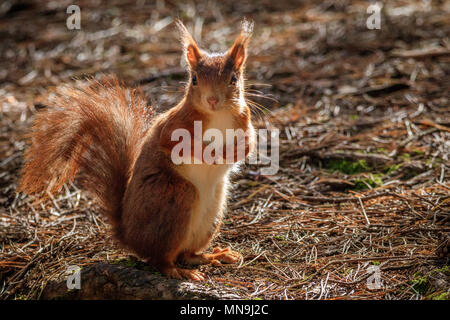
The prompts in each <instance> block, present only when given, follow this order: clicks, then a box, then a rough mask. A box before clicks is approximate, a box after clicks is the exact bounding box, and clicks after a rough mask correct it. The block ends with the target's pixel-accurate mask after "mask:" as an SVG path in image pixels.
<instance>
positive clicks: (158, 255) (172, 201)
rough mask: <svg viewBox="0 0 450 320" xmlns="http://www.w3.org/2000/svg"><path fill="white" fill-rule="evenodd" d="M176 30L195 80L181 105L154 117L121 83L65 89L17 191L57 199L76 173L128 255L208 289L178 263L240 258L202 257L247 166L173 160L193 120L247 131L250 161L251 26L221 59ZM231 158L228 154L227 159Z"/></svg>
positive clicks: (39, 125) (41, 126)
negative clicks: (236, 171) (179, 132)
mask: <svg viewBox="0 0 450 320" xmlns="http://www.w3.org/2000/svg"><path fill="white" fill-rule="evenodd" d="M176 24H177V27H178V29H179V31H180V34H181V40H182V43H183V45H184V57H185V59H186V62H187V65H188V68H187V69H188V70H187V71H188V73H189V82H188V84H187V85H186V88H185V94H184V97H183V98H182V100H181V101H180V102H179V103H178V104H177V105H176V106H175V107H173V108H171V109H169V110H168V111H166V112H164V113H162V114H159V115H153V112H152V109H151V108H149V107H147V106H146V103H145V99H144V98H143V97H142V96H141V95H140V94H139V93H137V91H136V90H132V89H127V88H125V87H123V86H122V85H120V84H119V82H118V81H117V79H115V78H113V80H106V81H103V82H96V81H92V80H91V81H90V83H89V85H88V86H84V87H74V88H70V87H66V88H65V89H62V90H59V92H58V94H57V95H56V96H55V97H54V99H53V101H52V102H53V107H52V108H48V109H47V110H43V111H41V112H39V113H38V114H37V115H36V118H35V120H34V123H33V127H32V130H31V132H30V134H29V136H28V137H29V139H30V141H31V144H30V147H29V148H28V150H27V151H26V153H25V165H24V168H23V172H22V179H21V182H20V186H19V190H20V191H22V192H26V193H28V194H33V193H39V192H42V191H47V192H50V193H52V192H55V191H58V190H59V189H60V188H61V187H62V185H63V184H64V183H66V182H67V181H71V180H73V179H74V178H75V176H76V175H77V173H78V172H80V182H81V184H82V186H83V188H84V189H86V190H88V191H89V192H91V193H92V194H93V195H94V196H95V198H96V199H97V201H98V202H99V204H100V206H101V208H102V211H103V212H104V214H105V215H106V216H107V218H109V221H110V223H111V225H112V227H113V232H114V236H115V237H116V238H117V239H118V240H119V242H120V243H121V244H122V245H123V246H124V247H125V248H127V249H128V250H130V251H132V252H133V253H135V254H136V255H138V256H139V257H140V258H142V259H143V260H144V261H146V262H147V263H149V264H151V265H153V266H154V267H156V268H157V269H159V270H160V271H161V272H162V273H163V274H165V275H167V276H168V277H171V278H178V279H181V278H185V279H190V280H204V279H205V275H204V274H203V273H202V272H200V271H199V270H197V269H189V268H181V267H179V264H178V263H183V264H188V265H199V264H213V265H220V264H221V263H236V262H239V260H240V259H241V258H242V257H241V255H240V253H238V252H235V251H233V250H231V249H230V248H226V249H222V248H219V247H217V248H215V249H214V250H213V252H212V253H204V250H205V249H207V248H208V246H209V244H210V242H211V240H212V239H213V238H214V236H215V235H216V234H217V232H218V230H219V227H220V224H221V221H222V215H223V212H224V210H225V206H226V199H227V192H228V188H229V175H230V172H231V171H232V169H233V167H235V166H236V164H237V163H238V162H241V161H242V160H243V159H242V158H238V156H237V155H236V154H233V155H232V159H233V162H234V163H231V164H230V163H228V162H227V163H223V164H220V162H217V163H216V162H214V163H212V164H207V163H205V162H202V163H201V164H185V163H182V164H179V165H176V164H174V163H173V161H172V159H171V151H172V148H173V147H174V145H176V144H177V143H178V142H177V141H172V138H171V136H172V132H173V131H174V130H176V129H180V128H181V129H186V130H188V131H189V132H190V133H193V131H194V121H201V122H202V130H203V131H205V130H207V129H209V128H214V129H218V130H220V131H221V132H222V133H223V134H224V135H225V131H226V129H242V130H244V131H245V132H247V136H246V138H245V139H244V141H242V140H241V141H240V142H237V143H244V144H245V157H247V156H248V155H249V153H250V152H252V150H253V148H254V137H253V136H254V129H253V126H252V123H251V113H250V109H249V107H248V106H247V103H246V101H245V97H244V93H245V89H244V68H245V63H246V59H247V46H248V43H249V40H250V36H251V33H252V29H253V23H250V22H248V21H246V20H244V21H243V23H242V30H241V33H240V35H239V36H238V37H237V39H236V41H235V42H234V44H233V45H232V47H231V48H230V49H229V50H228V51H226V52H225V53H207V52H206V51H204V50H201V49H200V48H199V47H198V46H197V44H196V42H195V40H194V39H193V37H192V36H191V35H190V34H189V32H188V30H187V29H186V27H185V26H184V25H183V24H182V22H181V21H177V22H176ZM192 136H193V135H192ZM192 140H194V138H192ZM192 142H193V143H192V145H194V142H195V141H192ZM201 143H202V145H203V146H204V142H203V141H202V142H201ZM235 143H236V142H235ZM234 149H235V150H236V149H237V148H234ZM227 152H231V151H229V149H227V148H225V147H224V150H223V157H224V159H225V157H226V155H227ZM41 194H42V193H41ZM44 195H45V193H44Z"/></svg>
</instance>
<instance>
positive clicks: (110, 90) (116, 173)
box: [19, 78, 152, 231]
mask: <svg viewBox="0 0 450 320" xmlns="http://www.w3.org/2000/svg"><path fill="white" fill-rule="evenodd" d="M51 103H52V107H51V108H48V109H47V110H44V111H42V112H39V113H38V114H37V115H36V119H35V121H34V124H33V127H32V130H31V133H30V134H29V135H28V138H29V139H30V142H31V146H30V147H29V149H28V150H27V151H26V153H25V160H26V163H25V166H24V169H23V172H22V180H21V183H20V188H19V190H20V191H23V192H26V193H28V194H32V193H38V192H42V191H48V192H50V193H53V192H55V191H57V190H59V189H60V188H61V187H62V185H63V184H64V183H66V182H67V181H69V180H73V179H74V178H75V175H76V174H77V172H78V171H80V173H81V177H80V181H81V183H82V186H83V188H85V189H86V190H88V191H89V192H90V193H92V194H93V195H94V196H96V198H97V200H98V201H99V204H100V205H101V207H102V209H103V210H104V212H105V214H106V215H107V217H108V218H109V219H110V221H111V223H112V225H113V226H114V227H115V229H116V230H117V231H118V228H119V227H120V221H121V211H122V199H123V195H124V193H125V190H126V186H127V183H128V180H129V177H130V174H131V169H132V166H133V163H134V161H135V160H136V157H137V155H138V153H139V151H140V148H141V143H142V140H143V136H144V134H145V131H146V129H147V127H148V123H149V121H150V118H151V116H152V109H150V108H148V107H147V106H146V101H145V99H144V98H142V96H140V95H139V94H137V93H136V90H131V89H126V88H124V87H122V86H121V85H120V84H119V82H118V81H117V79H116V78H108V79H105V80H102V81H101V82H98V81H94V80H91V81H89V83H88V85H85V86H78V87H76V88H68V87H64V88H61V89H59V90H58V91H57V93H56V96H55V97H54V98H53V99H52V100H51Z"/></svg>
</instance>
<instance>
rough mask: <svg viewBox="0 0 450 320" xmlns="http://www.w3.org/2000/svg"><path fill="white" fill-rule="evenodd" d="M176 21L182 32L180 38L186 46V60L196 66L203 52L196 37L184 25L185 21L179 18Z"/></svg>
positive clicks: (192, 66) (191, 65)
mask: <svg viewBox="0 0 450 320" xmlns="http://www.w3.org/2000/svg"><path fill="white" fill-rule="evenodd" d="M175 23H176V25H177V28H178V30H179V32H180V40H181V43H182V44H183V47H184V55H185V57H186V61H187V62H188V64H189V66H190V67H191V68H195V67H196V66H197V63H198V61H199V60H200V58H201V57H202V55H203V54H202V52H201V50H200V49H199V47H198V46H197V43H196V42H195V40H194V38H193V37H192V36H191V34H190V33H189V31H188V30H187V28H186V27H185V26H184V24H183V22H181V21H180V20H178V19H177V20H176V21H175Z"/></svg>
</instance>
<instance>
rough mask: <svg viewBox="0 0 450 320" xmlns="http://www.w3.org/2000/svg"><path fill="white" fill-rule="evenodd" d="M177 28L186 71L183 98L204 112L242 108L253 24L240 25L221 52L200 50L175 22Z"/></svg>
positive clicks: (185, 31)
mask: <svg viewBox="0 0 450 320" xmlns="http://www.w3.org/2000/svg"><path fill="white" fill-rule="evenodd" d="M177 26H178V29H179V30H180V34H181V40H182V43H183V45H184V57H185V58H186V62H187V65H188V70H189V82H188V85H187V87H186V97H187V99H188V100H189V101H190V102H191V103H192V105H193V106H194V107H195V108H198V109H199V110H200V111H203V112H207V113H211V112H214V111H217V110H223V109H226V108H241V107H243V106H244V105H245V99H244V68H245V61H246V59H247V46H248V43H249V40H250V36H251V33H252V29H253V23H251V22H248V21H247V20H244V21H243V22H242V30H241V33H240V35H239V36H238V37H237V39H236V41H235V42H234V44H233V46H232V47H231V48H230V49H229V50H228V51H226V52H224V53H208V52H206V51H204V50H201V49H200V48H199V47H198V46H197V44H196V42H195V40H194V38H193V37H192V36H191V34H190V33H189V31H188V30H187V29H186V27H185V26H184V25H183V23H182V22H181V21H179V20H177Z"/></svg>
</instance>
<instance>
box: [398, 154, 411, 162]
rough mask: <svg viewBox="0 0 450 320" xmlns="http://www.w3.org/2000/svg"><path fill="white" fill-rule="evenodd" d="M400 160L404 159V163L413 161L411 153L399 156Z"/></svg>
mask: <svg viewBox="0 0 450 320" xmlns="http://www.w3.org/2000/svg"><path fill="white" fill-rule="evenodd" d="M399 158H400V159H402V160H403V161H410V160H411V156H410V154H409V153H402V154H401V155H400V156H399Z"/></svg>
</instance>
